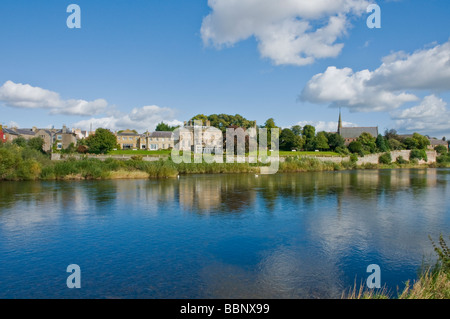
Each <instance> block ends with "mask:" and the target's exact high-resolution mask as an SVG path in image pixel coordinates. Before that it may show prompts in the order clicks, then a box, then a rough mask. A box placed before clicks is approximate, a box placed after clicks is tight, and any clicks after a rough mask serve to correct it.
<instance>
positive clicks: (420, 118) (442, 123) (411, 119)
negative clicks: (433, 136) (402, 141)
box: [392, 94, 450, 133]
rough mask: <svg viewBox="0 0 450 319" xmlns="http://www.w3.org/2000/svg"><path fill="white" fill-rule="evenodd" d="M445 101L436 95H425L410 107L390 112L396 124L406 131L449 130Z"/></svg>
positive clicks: (435, 131) (449, 118)
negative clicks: (419, 101)
mask: <svg viewBox="0 0 450 319" xmlns="http://www.w3.org/2000/svg"><path fill="white" fill-rule="evenodd" d="M449 114H450V113H449V110H448V109H447V103H446V102H445V101H444V100H442V99H441V98H439V97H437V96H436V95H434V94H432V95H429V96H426V97H425V98H424V99H423V100H422V102H421V103H420V104H418V105H416V106H413V107H411V108H407V109H405V110H402V111H400V112H396V113H393V114H392V117H393V118H394V119H395V122H396V125H397V126H398V127H399V128H400V129H401V130H402V131H406V132H425V133H443V132H447V133H448V130H449V123H450V115H449Z"/></svg>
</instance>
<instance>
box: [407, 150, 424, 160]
mask: <svg viewBox="0 0 450 319" xmlns="http://www.w3.org/2000/svg"><path fill="white" fill-rule="evenodd" d="M413 159H417V160H421V159H422V160H424V161H425V162H426V161H428V156H427V152H426V151H425V150H419V149H414V150H411V154H409V160H410V161H411V160H413Z"/></svg>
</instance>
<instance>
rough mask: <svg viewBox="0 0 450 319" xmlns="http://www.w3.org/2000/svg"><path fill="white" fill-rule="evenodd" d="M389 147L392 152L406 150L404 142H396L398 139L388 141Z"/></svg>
mask: <svg viewBox="0 0 450 319" xmlns="http://www.w3.org/2000/svg"><path fill="white" fill-rule="evenodd" d="M387 145H388V146H389V149H390V150H392V151H397V150H401V149H403V148H404V146H403V144H402V142H400V141H399V140H396V139H389V140H388V141H387Z"/></svg>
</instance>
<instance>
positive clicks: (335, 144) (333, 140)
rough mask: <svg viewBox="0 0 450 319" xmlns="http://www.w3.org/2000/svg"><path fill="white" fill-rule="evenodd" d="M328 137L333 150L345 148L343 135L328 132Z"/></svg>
mask: <svg viewBox="0 0 450 319" xmlns="http://www.w3.org/2000/svg"><path fill="white" fill-rule="evenodd" d="M326 136H327V139H328V145H329V146H330V149H331V150H332V151H336V149H337V148H339V149H340V150H342V149H344V148H345V140H344V138H343V137H342V136H340V135H339V134H337V133H326Z"/></svg>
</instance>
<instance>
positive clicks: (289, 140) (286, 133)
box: [280, 128, 303, 151]
mask: <svg viewBox="0 0 450 319" xmlns="http://www.w3.org/2000/svg"><path fill="white" fill-rule="evenodd" d="M302 147H303V139H302V137H301V136H298V135H295V133H294V132H293V131H292V130H290V129H288V128H285V129H283V130H282V131H281V133H280V150H281V151H291V150H300V149H301V148H302Z"/></svg>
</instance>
